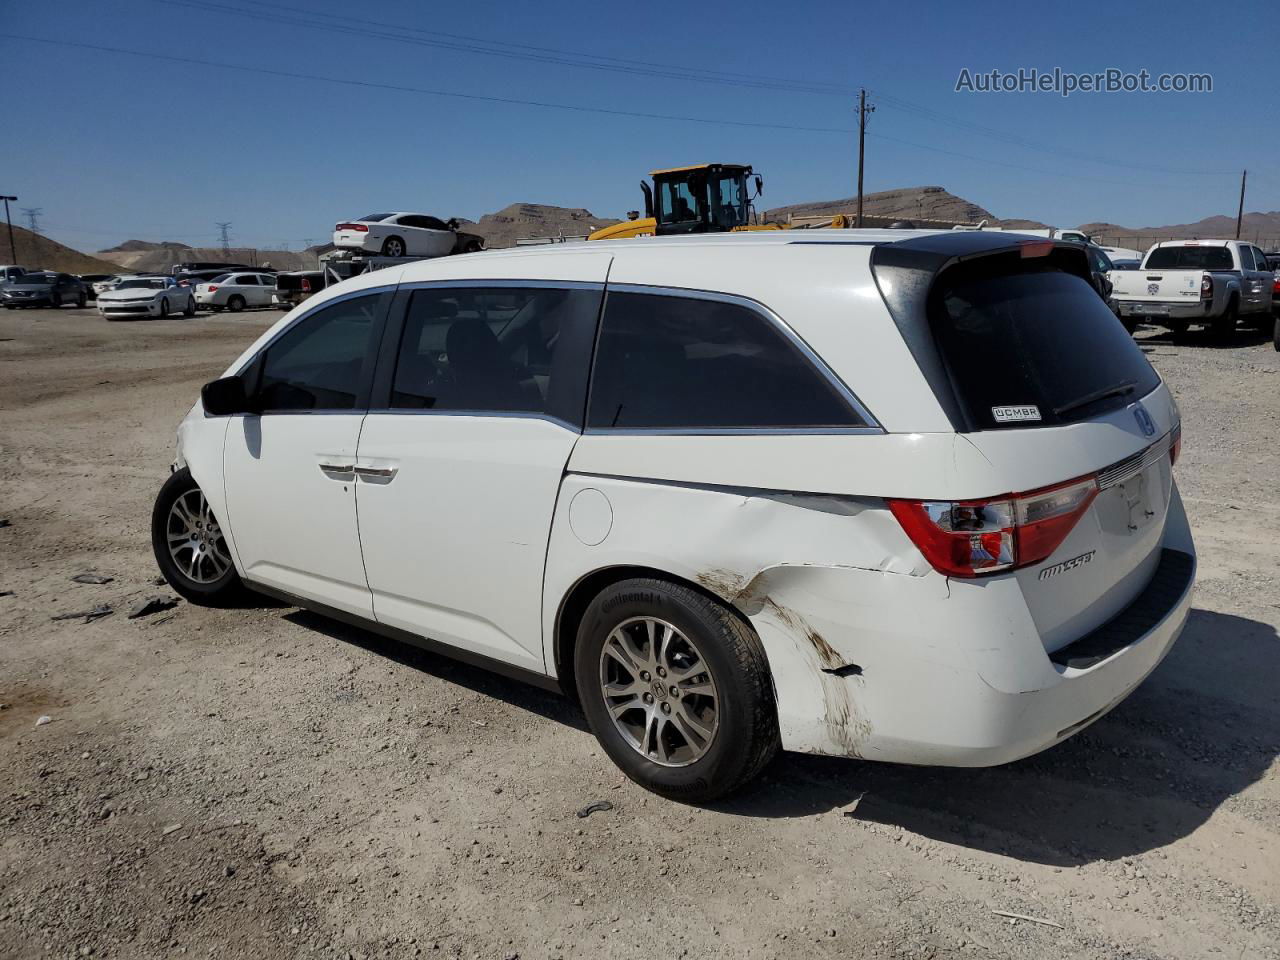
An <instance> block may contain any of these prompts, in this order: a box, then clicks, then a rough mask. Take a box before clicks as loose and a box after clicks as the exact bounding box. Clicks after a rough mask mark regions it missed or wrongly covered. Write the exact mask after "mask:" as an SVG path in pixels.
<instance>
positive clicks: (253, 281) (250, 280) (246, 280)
mask: <svg viewBox="0 0 1280 960" xmlns="http://www.w3.org/2000/svg"><path fill="white" fill-rule="evenodd" d="M231 282H232V283H233V284H235V285H236V286H239V287H256V286H258V278H257V277H255V276H253V275H252V274H248V273H242V274H241V275H240V276H238V277H236V278H235V279H234V280H232V281H231Z"/></svg>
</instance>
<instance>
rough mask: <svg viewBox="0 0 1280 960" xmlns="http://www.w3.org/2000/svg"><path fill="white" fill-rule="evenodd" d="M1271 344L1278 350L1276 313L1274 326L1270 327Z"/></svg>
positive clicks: (1279, 325)
mask: <svg viewBox="0 0 1280 960" xmlns="http://www.w3.org/2000/svg"><path fill="white" fill-rule="evenodd" d="M1271 345H1272V346H1273V347H1275V348H1276V350H1277V351H1280V314H1277V315H1276V322H1275V326H1273V327H1272V328H1271Z"/></svg>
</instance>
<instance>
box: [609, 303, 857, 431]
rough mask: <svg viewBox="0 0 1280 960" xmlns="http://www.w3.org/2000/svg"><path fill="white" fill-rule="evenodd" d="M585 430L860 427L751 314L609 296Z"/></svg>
mask: <svg viewBox="0 0 1280 960" xmlns="http://www.w3.org/2000/svg"><path fill="white" fill-rule="evenodd" d="M587 425H588V426H590V427H595V428H601V429H608V428H611V427H616V428H621V429H626V428H631V429H664V428H665V429H697V428H726V429H733V428H738V429H750V428H787V427H791V428H805V427H852V426H863V425H864V424H863V421H862V420H861V419H859V417H858V416H857V414H855V413H854V412H853V410H852V409H850V407H849V405H848V404H847V403H846V402H845V399H844V397H843V396H842V394H841V392H840V391H839V390H838V389H837V388H836V387H835V386H834V385H833V384H832V383H831V382H830V381H829V380H828V379H827V377H825V376H823V374H822V373H821V372H819V371H818V370H817V369H816V368H815V367H814V365H813V363H811V362H810V360H809V359H808V358H807V357H806V356H805V355H804V354H803V353H802V352H801V351H800V349H799V348H798V347H797V346H796V345H795V344H794V343H792V342H791V340H790V339H789V338H788V337H787V336H786V335H785V334H783V333H782V331H780V330H779V329H778V328H777V326H776V325H775V324H774V323H773V322H772V321H770V320H769V319H768V318H767V317H765V316H763V315H762V314H760V313H759V312H757V311H755V310H752V309H750V308H748V307H745V306H741V305H739V304H733V303H724V302H721V301H716V300H701V299H693V298H686V297H674V296H662V295H656V294H647V293H610V294H609V297H608V300H607V302H606V305H605V314H604V321H603V323H602V326H601V329H600V341H599V345H598V346H597V348H596V362H595V369H594V371H593V373H592V378H591V407H590V410H589V412H588V415H587Z"/></svg>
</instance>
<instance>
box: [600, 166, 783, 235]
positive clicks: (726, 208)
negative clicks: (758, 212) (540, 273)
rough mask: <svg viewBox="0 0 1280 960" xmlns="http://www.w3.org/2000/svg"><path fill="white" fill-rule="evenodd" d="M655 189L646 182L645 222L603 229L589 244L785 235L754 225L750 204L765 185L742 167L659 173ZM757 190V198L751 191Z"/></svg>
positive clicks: (656, 172) (634, 217)
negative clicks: (747, 232)
mask: <svg viewBox="0 0 1280 960" xmlns="http://www.w3.org/2000/svg"><path fill="white" fill-rule="evenodd" d="M649 176H651V177H653V186H652V187H651V186H649V184H648V183H647V182H646V181H644V180H641V181H640V189H641V191H642V192H643V193H644V216H643V217H642V216H640V214H639V211H633V213H632V215H631V219H628V220H624V221H623V222H622V223H615V224H614V225H613V226H611V227H604V228H603V229H600V230H597V231H596V232H595V233H593V234H591V236H589V237H588V238H587V239H588V240H617V239H619V238H622V237H654V236H657V237H667V236H674V235H678V234H682V233H728V232H730V231H736V230H781V229H783V228H782V227H781V226H779V225H777V224H754V223H752V222H751V221H752V220H753V219H755V218H754V216H753V211H752V207H751V201H752V200H754V199H755V198H756V197H758V196H760V194H761V192H762V191H763V189H764V179H763V178H762V177H760V176H759V175H758V174H753V173H752V172H751V167H750V166H748V165H746V164H741V163H699V164H695V165H694V166H691V167H672V168H670V169H668V170H654V171H653V172H652V173H650V174H649ZM752 186H754V187H755V193H754V194H752V193H750V188H751V187H752Z"/></svg>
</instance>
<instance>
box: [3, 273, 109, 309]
mask: <svg viewBox="0 0 1280 960" xmlns="http://www.w3.org/2000/svg"><path fill="white" fill-rule="evenodd" d="M0 299H2V300H3V302H4V306H5V309H6V310H16V309H17V308H18V307H61V306H62V305H63V304H67V303H74V304H75V305H76V306H77V307H83V306H84V305H85V301H86V300H88V299H89V293H88V288H87V287H86V286H85V285H84V284H83V283H81V282H80V279H79V278H78V277H73V276H71V274H69V273H52V272H50V271H41V272H38V273H27V274H23V275H22V276H21V277H19V278H18V279H17V280H15V281H12V282H10V283H6V284H5V285H4V290H3V291H0Z"/></svg>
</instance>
